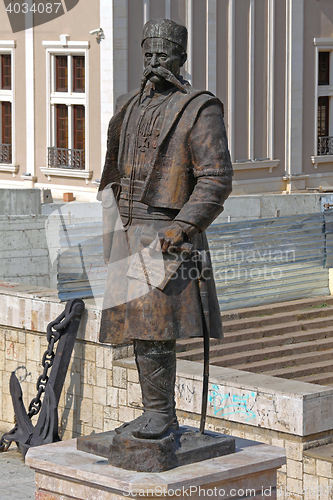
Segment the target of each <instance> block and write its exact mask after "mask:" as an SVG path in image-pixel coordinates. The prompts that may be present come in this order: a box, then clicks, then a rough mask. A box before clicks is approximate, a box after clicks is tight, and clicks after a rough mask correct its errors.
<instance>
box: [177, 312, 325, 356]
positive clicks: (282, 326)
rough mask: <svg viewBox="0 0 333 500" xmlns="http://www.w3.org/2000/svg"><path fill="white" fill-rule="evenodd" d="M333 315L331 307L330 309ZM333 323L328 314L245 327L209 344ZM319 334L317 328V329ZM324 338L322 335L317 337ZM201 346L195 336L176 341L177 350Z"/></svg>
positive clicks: (299, 330)
mask: <svg viewBox="0 0 333 500" xmlns="http://www.w3.org/2000/svg"><path fill="white" fill-rule="evenodd" d="M331 313H332V315H333V308H332V309H331ZM331 325H333V323H332V320H331V318H330V316H327V317H324V318H320V319H319V318H314V319H309V320H304V321H291V322H289V323H281V322H279V323H278V324H272V325H267V326H262V327H253V328H245V329H243V330H235V331H234V330H232V331H229V332H228V331H225V329H226V328H225V327H224V338H223V339H211V345H225V344H226V343H234V342H242V341H249V340H251V339H260V338H264V337H273V336H277V335H284V334H286V333H293V332H302V331H310V330H312V329H314V328H315V329H316V330H318V329H319V328H325V329H329V330H330V327H331ZM318 334H319V330H318ZM319 338H324V337H319ZM201 346H202V338H201V337H196V338H193V339H184V340H178V341H177V352H185V351H186V352H188V351H190V350H194V349H200V347H201Z"/></svg>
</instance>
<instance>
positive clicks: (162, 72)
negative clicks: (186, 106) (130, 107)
mask: <svg viewBox="0 0 333 500" xmlns="http://www.w3.org/2000/svg"><path fill="white" fill-rule="evenodd" d="M152 73H153V74H154V75H157V76H161V77H162V78H164V80H166V81H168V82H170V83H172V85H174V86H175V87H177V88H178V89H179V90H181V91H182V92H185V93H186V94H188V90H187V88H186V87H185V85H183V84H182V83H181V82H180V81H179V80H178V78H177V77H176V76H175V75H174V74H173V73H171V71H169V70H168V69H166V68H162V67H161V66H158V67H156V68H153V67H152V66H147V67H146V68H145V69H144V71H143V75H142V80H141V86H140V102H141V98H142V94H143V91H144V89H145V86H146V84H147V81H148V80H149V78H148V77H149V75H151V74H152Z"/></svg>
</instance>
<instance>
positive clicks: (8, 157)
mask: <svg viewBox="0 0 333 500" xmlns="http://www.w3.org/2000/svg"><path fill="white" fill-rule="evenodd" d="M0 163H12V145H11V144H0Z"/></svg>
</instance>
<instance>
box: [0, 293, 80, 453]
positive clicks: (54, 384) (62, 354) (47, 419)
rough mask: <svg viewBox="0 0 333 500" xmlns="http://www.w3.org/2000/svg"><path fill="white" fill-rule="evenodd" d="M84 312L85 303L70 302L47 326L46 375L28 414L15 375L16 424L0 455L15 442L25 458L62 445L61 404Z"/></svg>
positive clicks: (0, 445)
mask: <svg viewBox="0 0 333 500" xmlns="http://www.w3.org/2000/svg"><path fill="white" fill-rule="evenodd" d="M84 308H85V306H84V302H83V300H81V299H72V300H70V301H68V302H67V304H66V307H65V310H64V311H63V312H62V313H61V314H60V315H59V316H58V317H57V318H56V319H55V320H53V321H51V323H49V324H48V326H47V340H48V347H47V349H46V351H45V353H44V355H43V358H42V366H43V368H44V371H43V374H42V375H40V377H39V378H38V380H37V396H36V397H34V398H33V399H32V401H31V403H30V405H29V410H28V412H27V411H26V409H25V406H24V402H23V395H22V389H21V385H20V382H19V380H18V378H17V377H16V375H15V372H12V374H11V377H10V394H11V397H12V402H13V407H14V412H15V421H16V424H15V427H14V428H13V429H12V430H11V431H9V432H8V433H6V434H4V435H3V436H2V438H1V440H0V451H6V450H7V449H8V448H9V446H10V445H11V443H12V442H16V444H17V445H18V446H19V448H20V450H21V452H22V455H23V458H24V457H25V455H26V453H27V451H28V449H29V448H31V447H32V446H40V445H42V444H48V443H53V442H56V441H60V438H59V434H58V403H59V399H60V396H61V392H62V388H63V385H64V382H65V378H66V374H67V369H68V365H69V363H70V359H71V355H72V351H73V348H74V344H75V339H76V334H77V331H78V328H79V326H80V321H81V316H82V314H83V312H84ZM58 341H59V343H58V345H57V351H56V352H54V346H55V345H56V343H57V342H58ZM50 369H51V372H50V373H49V370H50ZM44 393H45V394H44ZM43 394H44V399H43V402H42V400H41V396H42V395H43ZM40 410H41V411H40ZM39 412H40V413H39ZM38 414H39V417H38V421H37V423H36V425H33V423H32V421H31V419H32V417H34V416H36V415H38Z"/></svg>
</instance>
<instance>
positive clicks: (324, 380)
mask: <svg viewBox="0 0 333 500" xmlns="http://www.w3.org/2000/svg"><path fill="white" fill-rule="evenodd" d="M330 366H332V365H330ZM297 380H298V381H300V382H307V383H308V384H318V385H333V372H332V371H328V372H326V373H325V372H324V373H316V374H312V375H306V376H305V377H298V378H297Z"/></svg>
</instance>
